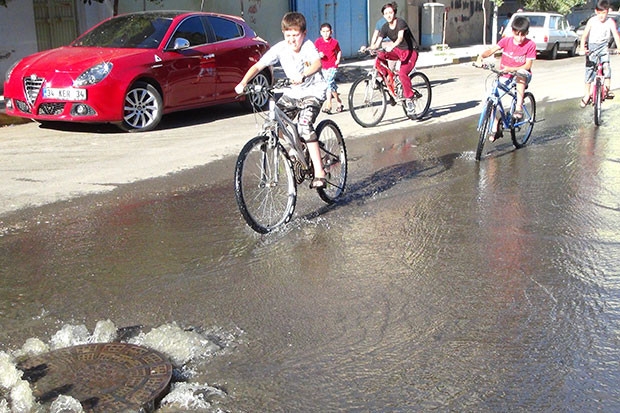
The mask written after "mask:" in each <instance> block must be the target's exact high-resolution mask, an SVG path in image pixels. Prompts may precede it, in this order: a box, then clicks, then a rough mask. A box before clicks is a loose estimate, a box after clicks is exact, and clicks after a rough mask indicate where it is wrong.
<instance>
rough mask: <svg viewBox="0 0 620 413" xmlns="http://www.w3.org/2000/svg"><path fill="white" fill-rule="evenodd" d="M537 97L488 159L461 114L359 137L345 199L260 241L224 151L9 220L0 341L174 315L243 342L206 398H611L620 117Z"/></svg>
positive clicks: (399, 406) (442, 407) (576, 402)
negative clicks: (515, 141)
mask: <svg viewBox="0 0 620 413" xmlns="http://www.w3.org/2000/svg"><path fill="white" fill-rule="evenodd" d="M540 104H541V106H540V107H539V108H538V111H539V112H538V119H539V120H541V122H540V123H538V124H537V125H536V127H535V128H534V133H533V140H532V141H531V144H530V145H528V146H527V147H525V148H523V149H520V150H515V149H514V147H513V146H512V143H511V141H510V139H509V138H503V139H501V140H499V141H498V142H497V143H496V144H492V145H489V148H490V149H492V150H491V151H490V152H489V153H488V154H486V156H485V157H484V159H483V160H482V161H481V162H480V163H478V162H476V161H475V160H474V150H475V145H476V143H477V136H476V135H477V132H476V130H475V123H476V120H477V119H472V118H468V119H465V120H462V121H456V122H453V123H449V124H442V125H440V126H438V125H426V126H425V125H424V124H423V123H420V124H416V127H415V128H410V129H402V130H397V131H393V132H391V133H389V134H384V135H380V136H373V137H370V138H359V139H353V140H350V141H348V142H347V145H348V147H347V149H348V153H349V159H350V171H349V182H348V184H349V186H348V190H347V193H346V197H345V200H344V201H343V202H342V203H340V204H338V205H334V206H326V205H325V204H324V203H323V202H322V201H321V200H320V199H319V197H318V196H317V195H316V194H315V193H314V192H312V191H310V190H308V189H307V188H300V190H299V194H300V199H299V200H298V203H297V210H296V214H295V216H294V218H293V220H292V222H291V223H290V224H288V225H287V226H286V227H284V228H283V229H282V230H281V231H279V232H277V233H274V234H270V235H266V236H259V235H257V234H255V233H254V232H252V231H251V230H250V229H249V228H248V227H247V226H246V225H245V223H244V221H243V220H242V218H241V216H240V214H239V212H238V209H237V206H236V203H235V199H234V192H233V179H232V174H233V165H234V159H232V158H226V159H223V160H220V161H217V162H214V163H212V164H209V165H207V166H205V167H202V168H196V169H192V170H189V171H186V172H181V173H179V174H175V175H173V176H170V177H167V178H157V179H152V180H148V181H144V182H140V183H137V184H131V185H126V186H121V187H120V189H118V190H115V191H113V192H111V193H107V194H101V195H92V196H88V197H84V198H80V199H77V200H73V201H67V202H63V203H58V204H54V205H49V206H45V207H41V208H36V209H31V210H24V211H21V212H19V213H16V214H12V215H10V216H9V218H8V219H7V220H5V221H4V225H5V226H4V227H3V228H2V229H1V230H2V232H1V233H0V235H1V236H0V262H2V267H1V268H0V317H1V318H0V320H1V321H0V350H3V351H10V350H13V349H16V348H20V347H21V346H22V345H23V344H24V342H26V340H27V339H28V338H32V337H37V338H40V339H41V340H43V341H47V340H49V339H50V337H51V336H52V335H53V334H54V333H55V332H56V331H58V330H59V329H61V328H62V327H63V325H66V324H73V325H75V324H77V325H80V324H84V325H85V326H87V327H88V328H89V329H91V330H92V329H93V328H94V327H95V324H96V323H97V322H98V321H100V320H111V321H112V322H113V323H114V324H115V325H116V326H118V327H129V326H143V327H142V328H143V329H145V330H148V329H150V328H156V327H158V326H162V325H165V324H170V323H176V324H177V325H179V326H181V327H182V328H184V329H197V330H211V331H220V332H221V333H222V335H223V336H232V337H233V338H232V339H231V342H230V343H226V346H224V347H226V348H227V351H225V352H220V353H216V354H213V355H210V356H209V357H205V358H202V359H200V360H199V361H198V362H196V363H195V365H194V366H192V375H191V377H189V378H188V381H189V382H195V383H208V384H209V385H210V386H214V387H215V388H217V389H220V390H222V392H223V393H224V394H225V395H224V396H222V397H219V398H218V399H217V401H216V402H215V403H214V405H213V406H212V408H213V409H214V410H213V411H215V409H217V408H219V409H222V410H224V411H231V412H258V411H273V412H280V411H289V412H290V411H337V410H343V411H402V412H405V411H429V410H438V411H594V410H600V411H618V410H620V366H619V364H620V361H619V358H618V351H617V349H618V347H619V346H620V271H619V269H618V265H617V259H618V256H620V216H619V211H620V140H619V139H618V137H617V133H615V132H614V131H617V128H618V126H619V124H618V120H617V119H618V118H619V115H620V108H619V107H618V105H617V102H611V104H610V105H608V106H607V107H605V110H604V115H603V116H604V119H605V120H606V121H607V123H605V124H604V125H603V126H601V127H599V128H596V127H595V126H594V125H593V123H592V114H591V113H590V112H591V110H590V109H588V112H586V111H581V110H579V108H578V107H577V105H576V103H575V101H567V102H559V103H555V104H553V105H545V104H543V103H542V102H541V103H540ZM613 119H615V120H613ZM203 410H204V409H203ZM206 410H208V409H206ZM162 411H172V410H164V409H162ZM201 411H202V410H201Z"/></svg>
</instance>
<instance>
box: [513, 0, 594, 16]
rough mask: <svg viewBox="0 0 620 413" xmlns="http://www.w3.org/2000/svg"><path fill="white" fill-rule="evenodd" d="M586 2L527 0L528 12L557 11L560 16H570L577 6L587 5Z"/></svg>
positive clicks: (526, 7) (582, 0)
mask: <svg viewBox="0 0 620 413" xmlns="http://www.w3.org/2000/svg"><path fill="white" fill-rule="evenodd" d="M586 3H587V1H586V0H526V1H525V9H526V10H536V11H555V12H558V13H560V14H568V13H570V11H571V9H572V8H573V7H576V6H581V5H584V4H586Z"/></svg>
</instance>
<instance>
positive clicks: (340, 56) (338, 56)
mask: <svg viewBox="0 0 620 413" xmlns="http://www.w3.org/2000/svg"><path fill="white" fill-rule="evenodd" d="M340 59H342V50H339V51H338V54H337V55H336V66H340Z"/></svg>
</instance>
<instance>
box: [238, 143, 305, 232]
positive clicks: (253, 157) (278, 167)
mask: <svg viewBox="0 0 620 413" xmlns="http://www.w3.org/2000/svg"><path fill="white" fill-rule="evenodd" d="M235 198H236V200H237V205H238V206H239V210H240V211H241V215H243V218H244V219H245V221H246V222H247V223H248V225H249V226H250V227H251V228H252V229H253V230H254V231H256V232H259V233H261V234H265V233H267V232H270V231H272V230H273V229H275V228H277V227H278V226H280V225H282V224H285V223H286V222H288V221H289V220H290V219H291V216H292V215H293V211H294V210H295V202H296V200H297V184H296V182H295V176H294V174H293V167H292V165H291V162H290V160H289V158H288V156H287V155H286V151H285V150H284V147H283V146H282V145H281V144H280V143H279V142H278V141H277V139H273V138H272V137H269V136H257V137H255V138H253V139H252V140H250V141H249V142H248V143H246V144H245V146H244V147H243V149H242V150H241V152H240V153H239V157H238V158H237V163H236V165H235Z"/></svg>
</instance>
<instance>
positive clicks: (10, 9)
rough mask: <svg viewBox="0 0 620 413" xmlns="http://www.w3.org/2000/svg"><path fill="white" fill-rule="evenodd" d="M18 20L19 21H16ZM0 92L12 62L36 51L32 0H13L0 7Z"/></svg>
mask: <svg viewBox="0 0 620 413" xmlns="http://www.w3.org/2000/svg"><path fill="white" fill-rule="evenodd" d="M18 22H19V23H18ZM0 39H2V43H1V44H0V76H1V77H0V94H2V92H3V90H4V81H5V80H6V72H7V70H9V68H10V67H11V65H13V63H15V62H17V61H18V60H19V59H21V58H23V57H26V56H28V55H30V54H32V53H35V52H37V51H38V49H37V34H36V31H35V26H34V9H33V7H32V0H13V1H9V2H7V7H0Z"/></svg>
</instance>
